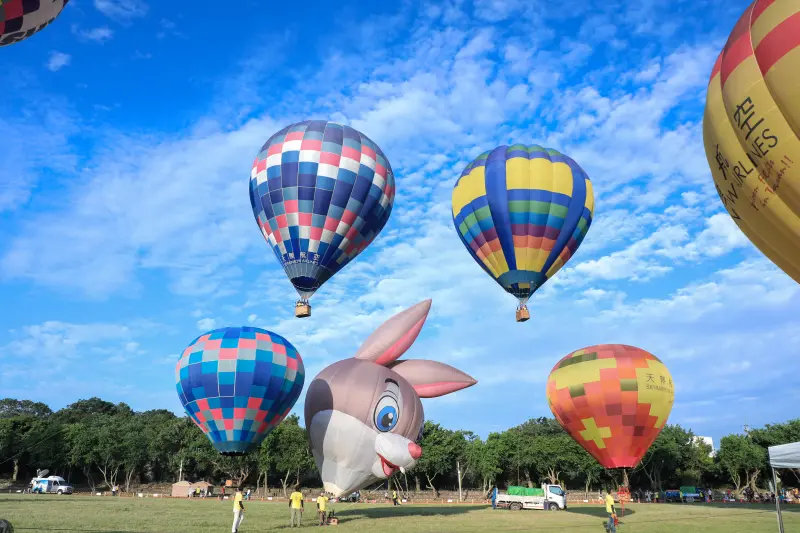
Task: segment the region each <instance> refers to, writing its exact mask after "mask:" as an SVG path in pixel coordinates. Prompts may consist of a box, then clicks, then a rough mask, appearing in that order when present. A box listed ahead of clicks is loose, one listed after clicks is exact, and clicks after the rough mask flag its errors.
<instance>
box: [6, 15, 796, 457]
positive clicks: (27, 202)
mask: <svg viewBox="0 0 800 533" xmlns="http://www.w3.org/2000/svg"><path fill="white" fill-rule="evenodd" d="M235 4H236V6H237V7H224V8H220V7H219V6H220V5H221V4H219V3H217V2H196V1H192V2H190V1H188V0H173V1H170V2H159V3H156V2H150V3H146V2H143V1H139V0H72V1H71V2H70V3H69V5H68V6H67V8H66V9H65V11H64V13H63V14H62V15H61V16H60V17H59V18H58V19H57V20H56V21H55V23H53V24H52V25H51V26H50V27H48V28H46V30H45V31H42V32H41V33H40V34H37V35H35V36H34V37H33V38H31V39H28V40H27V41H25V42H23V43H20V44H15V45H12V46H7V47H4V48H3V49H2V50H0V54H1V55H2V60H3V68H2V69H0V86H2V87H3V88H4V90H3V95H2V97H0V128H2V131H4V132H5V134H4V135H3V140H2V142H0V176H1V178H0V301H2V302H3V305H1V306H0V320H2V328H0V365H2V366H1V367H0V368H2V373H0V396H11V397H19V398H31V399H34V400H41V401H45V402H47V403H49V404H50V405H51V406H52V407H54V408H59V407H62V406H64V405H65V404H67V403H70V402H72V401H74V400H77V399H79V398H85V397H89V396H95V395H96V396H101V397H103V398H105V399H108V400H112V401H125V402H128V403H129V404H131V405H132V406H133V407H134V408H136V409H150V408H158V407H167V408H170V409H173V410H175V411H176V412H180V411H181V408H180V404H179V402H178V398H177V395H176V394H175V390H174V373H173V372H174V364H175V361H176V359H177V357H178V355H179V353H180V352H181V351H182V350H183V348H184V347H185V346H186V345H187V344H188V343H189V342H191V341H192V340H193V339H194V338H195V337H196V336H197V335H199V334H201V333H203V332H204V331H206V330H208V329H210V328H212V327H220V326H224V325H245V324H253V325H256V326H260V327H265V328H267V329H269V330H271V331H275V332H277V333H280V334H281V335H283V336H285V337H287V338H288V339H289V340H290V341H291V342H292V343H293V344H294V345H295V346H296V347H297V348H298V350H299V351H300V353H301V354H302V355H303V358H304V361H305V364H306V369H307V372H308V380H309V381H310V379H311V378H312V377H313V376H314V375H316V373H317V372H318V371H319V370H320V369H321V368H322V367H324V366H326V365H328V364H330V363H331V362H333V361H335V360H338V359H341V358H344V357H348V356H350V355H352V354H353V353H354V352H355V350H356V349H357V347H358V346H359V345H360V342H361V341H362V340H363V339H365V338H366V337H367V336H368V334H369V333H370V332H371V331H372V330H373V329H374V328H375V327H377V326H378V325H379V324H380V323H381V322H383V320H385V319H386V318H388V317H389V316H390V315H392V314H393V313H395V312H397V311H399V310H401V309H403V308H405V307H407V306H410V305H412V304H414V303H416V302H418V301H420V300H423V299H425V298H432V299H433V309H432V312H431V316H430V318H429V320H428V323H427V325H426V326H425V329H424V330H423V334H422V335H421V337H420V338H419V340H418V341H417V342H416V344H415V345H414V346H413V347H412V349H411V351H410V352H409V356H410V357H424V358H429V359H436V360H440V361H443V362H446V363H449V364H451V365H454V366H456V367H458V368H460V369H462V370H464V371H466V372H468V373H470V374H471V375H473V376H474V377H475V378H476V379H478V381H479V383H478V385H476V386H474V387H472V388H470V389H467V390H464V391H461V392H458V393H457V394H453V395H451V396H448V397H443V398H439V399H432V400H426V401H425V402H424V403H425V408H426V416H427V417H428V418H431V419H435V420H437V421H441V422H442V423H444V424H445V425H447V426H449V427H452V428H459V427H462V428H465V429H472V430H475V431H477V432H478V433H480V434H482V435H486V434H487V433H489V432H490V431H496V430H502V429H505V428H507V427H510V426H513V425H516V424H519V423H521V422H523V421H524V420H526V419H528V418H531V417H535V416H545V415H546V416H550V411H549V409H548V408H547V403H546V398H545V392H544V390H545V382H546V379H547V375H548V373H549V371H550V369H551V368H552V366H553V364H555V362H556V361H558V359H559V358H561V357H562V356H564V355H566V354H567V353H569V352H571V351H573V350H576V349H578V348H582V347H584V346H588V345H591V344H597V343H626V344H633V345H636V346H639V347H642V348H644V349H646V350H648V351H650V352H652V353H654V354H656V355H657V356H659V357H660V358H661V359H662V360H663V361H664V362H665V363H666V364H667V366H668V367H669V368H670V370H671V372H672V375H673V377H674V379H675V382H676V387H677V388H676V402H675V407H674V409H673V411H672V415H671V417H670V422H673V423H680V424H682V425H685V426H689V427H691V428H692V429H694V430H695V432H696V433H698V434H700V435H709V436H712V437H714V439H715V441H717V442H718V439H719V437H720V436H722V435H724V434H726V433H729V432H734V431H740V430H741V426H742V424H743V423H744V422H745V420H746V421H747V422H748V423H749V424H750V425H759V424H764V423H768V422H777V421H781V420H783V419H786V418H790V417H792V416H794V415H795V412H796V411H795V409H794V407H793V405H794V404H795V403H796V402H797V401H798V395H800V389H798V387H797V386H796V380H791V379H786V376H791V375H793V374H795V373H796V372H797V371H799V370H800V361H799V360H798V358H797V357H795V355H796V354H797V353H798V349H800V334H798V332H797V331H798V330H797V327H796V325H797V322H796V320H795V319H793V318H792V317H793V316H794V314H795V313H796V312H797V311H798V310H800V302H799V301H798V289H797V286H796V284H795V283H794V282H793V281H791V280H790V278H788V276H786V275H785V274H783V273H782V272H780V271H779V270H777V269H776V268H775V267H773V266H772V265H771V264H770V263H769V262H768V261H767V260H766V259H765V258H764V257H763V256H762V255H761V254H760V253H759V252H758V251H757V250H755V249H754V248H753V246H752V245H751V244H750V243H749V241H747V239H746V238H745V237H744V236H743V235H742V234H741V233H740V232H739V231H738V229H737V228H736V226H735V225H734V224H733V222H732V221H731V220H730V218H729V217H728V215H727V214H726V213H725V211H724V210H723V207H722V205H721V203H720V201H719V199H718V198H717V196H716V193H715V192H714V188H713V182H712V180H711V175H710V173H709V170H708V167H707V163H706V160H705V155H704V151H703V144H702V134H701V120H702V111H703V105H704V101H705V87H706V84H707V81H708V77H709V74H710V72H711V67H712V65H713V62H714V60H715V58H716V55H717V53H718V52H719V50H720V48H721V46H722V44H723V43H724V40H725V38H726V36H727V33H728V32H729V31H730V29H731V28H732V27H733V24H734V23H735V21H736V19H737V18H738V16H739V15H740V14H741V12H742V11H743V10H744V8H745V7H746V4H747V2H746V1H745V0H737V1H735V2H732V1H729V0H707V1H691V2H690V1H675V0H669V1H667V0H640V1H639V2H636V3H635V4H636V7H633V8H632V7H630V5H629V4H631V3H630V2H625V1H603V2H588V1H587V2H578V1H574V0H566V1H565V2H561V3H559V4H558V5H547V4H550V3H536V2H530V1H526V0H519V1H517V0H481V1H479V0H473V1H472V2H466V1H447V2H416V1H405V2H396V3H395V2H363V3H362V2H346V1H343V2H337V3H336V4H335V7H333V6H334V4H331V3H330V2H323V1H311V2H302V3H300V2H298V3H292V2H284V3H278V4H275V3H272V2H270V3H269V4H270V5H269V6H267V3H266V2H260V1H255V0H252V1H242V2H236V3H235ZM303 119H328V120H334V121H338V122H342V123H346V124H350V125H352V126H353V127H355V128H357V129H359V130H360V131H362V132H364V133H365V134H366V135H368V136H369V137H370V138H372V139H373V140H374V141H376V142H377V143H378V144H379V145H380V146H381V148H382V149H383V151H384V152H385V153H386V155H387V157H388V158H389V160H390V161H391V163H392V166H393V168H394V171H395V175H396V177H397V198H396V202H395V209H394V212H393V214H392V216H391V218H390V220H389V223H388V224H387V226H386V228H384V230H383V232H382V234H381V235H380V237H379V238H378V239H377V240H376V241H375V242H374V243H373V244H372V245H371V246H370V248H369V249H368V250H367V251H366V252H365V253H364V254H362V255H361V256H360V257H359V258H358V259H357V260H356V261H354V262H353V263H351V264H350V265H349V266H348V267H347V268H346V269H345V270H343V271H342V272H340V273H339V274H338V275H337V276H336V277H335V278H334V279H333V280H331V281H330V282H328V283H327V284H326V285H325V286H324V287H323V289H322V290H320V291H319V292H318V293H317V295H316V296H315V297H314V300H313V303H314V313H313V316H312V317H311V318H309V319H304V320H296V319H294V318H293V316H292V313H293V303H294V300H295V299H296V295H295V293H294V290H293V289H292V287H291V285H290V283H289V282H288V280H287V279H286V278H285V276H284V274H283V271H282V270H281V269H280V267H279V266H278V265H277V262H276V260H275V257H274V255H273V253H272V251H271V250H270V249H269V247H268V246H267V244H266V243H265V242H264V240H263V238H262V237H261V235H260V233H259V230H258V227H257V225H256V223H255V221H254V219H253V215H252V212H251V209H250V205H249V200H248V180H249V175H250V165H251V163H252V160H253V158H254V157H255V155H256V153H257V152H258V150H259V148H260V147H261V145H262V144H263V143H264V141H265V140H266V139H267V138H268V137H269V136H270V135H271V134H272V133H273V132H275V131H277V130H278V129H280V128H281V127H283V126H284V125H286V124H289V123H291V122H294V121H298V120H303ZM511 142H521V143H529V144H534V143H538V144H542V145H545V146H549V147H553V148H556V149H559V150H561V151H563V152H564V153H567V154H569V155H570V156H572V157H573V158H574V159H575V160H576V161H578V162H579V164H580V165H581V166H582V167H583V168H584V170H586V172H587V173H588V174H589V176H590V177H591V179H592V181H593V183H594V186H595V191H596V192H595V195H596V212H595V220H594V222H593V225H592V227H591V229H590V231H589V233H588V235H587V237H586V239H585V240H584V243H583V245H582V246H581V248H580V250H579V252H578V253H577V254H576V256H575V257H573V258H572V260H571V261H570V262H569V264H568V265H567V267H565V268H564V269H562V270H561V272H559V274H558V275H557V276H556V277H555V278H554V279H553V280H551V281H550V282H549V283H548V284H547V285H546V286H545V288H544V289H543V290H541V291H539V292H538V293H537V294H536V295H535V296H534V298H533V299H532V300H531V302H530V305H529V307H530V310H531V315H532V318H531V320H530V321H529V322H527V323H524V324H517V323H515V322H514V318H513V314H514V313H513V312H514V306H515V300H514V299H513V297H511V296H510V295H507V294H505V293H504V292H503V291H502V289H500V288H499V286H497V285H496V284H495V283H494V282H493V281H492V280H491V279H490V278H489V277H488V276H487V275H486V274H485V273H484V272H483V271H482V270H481V269H480V268H479V267H478V265H476V264H475V263H474V262H473V261H472V259H471V258H470V256H469V254H468V253H467V252H466V251H465V250H464V249H463V247H462V245H461V242H460V241H459V239H458V237H457V236H456V233H455V230H454V229H453V227H452V223H451V218H450V192H451V190H452V186H453V184H454V183H455V180H456V178H457V177H458V176H459V174H460V172H461V170H462V169H463V167H464V166H465V165H466V164H467V163H468V162H469V161H471V160H472V159H473V158H474V157H475V156H477V155H478V154H480V153H481V152H483V151H485V150H488V149H491V148H493V147H495V146H497V145H499V144H504V143H511ZM302 402H303V397H301V399H300V400H299V401H298V404H297V407H298V408H299V409H300V411H302Z"/></svg>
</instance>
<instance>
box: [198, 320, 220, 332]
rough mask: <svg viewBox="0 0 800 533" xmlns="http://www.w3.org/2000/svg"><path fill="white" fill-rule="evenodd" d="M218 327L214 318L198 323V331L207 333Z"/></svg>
mask: <svg viewBox="0 0 800 533" xmlns="http://www.w3.org/2000/svg"><path fill="white" fill-rule="evenodd" d="M216 325H217V321H216V320H214V319H213V318H201V319H200V320H198V321H197V329H199V330H200V331H203V332H206V331H211V330H212V329H214V328H215V327H216Z"/></svg>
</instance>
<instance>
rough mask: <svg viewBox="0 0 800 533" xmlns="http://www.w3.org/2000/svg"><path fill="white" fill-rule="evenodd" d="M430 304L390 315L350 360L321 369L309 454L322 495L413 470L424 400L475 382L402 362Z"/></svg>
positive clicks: (440, 367) (310, 416)
mask: <svg viewBox="0 0 800 533" xmlns="http://www.w3.org/2000/svg"><path fill="white" fill-rule="evenodd" d="M430 308H431V301H430V300H426V301H423V302H420V303H418V304H416V305H414V306H413V307H410V308H408V309H406V310H405V311H403V312H401V313H399V314H397V315H395V316H393V317H392V318H390V319H389V320H387V321H386V322H385V323H384V324H383V325H381V326H380V327H379V328H378V329H376V330H375V331H374V332H373V333H372V335H370V336H369V337H368V338H367V340H366V341H364V344H362V345H361V348H359V349H358V351H357V352H356V353H355V355H354V356H353V357H350V358H347V359H342V360H340V361H336V362H335V363H333V364H331V365H330V366H327V367H325V368H324V369H322V371H321V372H320V373H319V374H318V375H317V376H316V377H315V378H314V379H313V381H311V384H310V385H309V386H308V392H307V393H306V405H305V420H306V428H307V429H308V437H309V441H310V444H311V453H312V454H313V455H314V460H315V461H316V463H317V468H318V469H319V472H320V477H321V478H322V483H323V485H324V487H325V491H326V492H330V493H332V494H333V495H334V496H335V497H337V498H338V497H339V496H341V495H343V494H350V493H352V492H353V491H356V490H359V489H361V488H364V487H366V486H367V485H370V484H372V483H375V482H376V481H380V480H384V479H387V478H389V477H391V476H392V475H394V474H396V473H397V472H398V471H401V472H405V470H406V469H409V470H410V469H411V468H413V467H414V466H415V465H416V464H417V460H419V458H420V457H421V456H422V455H423V454H424V453H425V451H424V450H423V449H422V448H420V446H419V445H418V444H417V442H416V441H419V440H420V438H421V436H422V429H423V424H424V419H425V413H424V410H423V407H422V402H421V401H420V400H421V398H436V397H439V396H444V395H446V394H451V393H453V392H456V391H459V390H462V389H465V388H467V387H471V386H472V385H474V384H475V383H477V381H475V380H474V379H473V378H472V377H470V376H469V375H467V374H465V373H464V372H462V371H460V370H458V369H456V368H453V367H451V366H449V365H446V364H444V363H440V362H438V361H430V360H424V359H400V357H401V356H402V355H403V353H405V351H406V350H408V349H409V348H410V347H411V345H412V344H413V343H414V341H415V340H416V339H417V336H418V335H419V333H420V330H422V326H423V324H424V323H425V319H426V318H427V316H428V311H430Z"/></svg>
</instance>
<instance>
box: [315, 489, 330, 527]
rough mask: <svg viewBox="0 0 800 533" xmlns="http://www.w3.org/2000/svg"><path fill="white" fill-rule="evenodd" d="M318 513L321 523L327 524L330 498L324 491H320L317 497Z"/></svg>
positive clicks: (322, 524)
mask: <svg viewBox="0 0 800 533" xmlns="http://www.w3.org/2000/svg"><path fill="white" fill-rule="evenodd" d="M317 513H318V514H319V525H321V526H324V525H327V522H326V521H325V519H326V518H327V515H328V498H326V497H325V493H324V492H320V493H319V497H317Z"/></svg>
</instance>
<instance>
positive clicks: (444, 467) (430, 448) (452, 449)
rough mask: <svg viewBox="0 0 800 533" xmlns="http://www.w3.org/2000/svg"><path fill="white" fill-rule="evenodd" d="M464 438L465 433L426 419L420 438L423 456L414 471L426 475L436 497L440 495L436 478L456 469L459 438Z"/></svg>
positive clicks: (429, 486)
mask: <svg viewBox="0 0 800 533" xmlns="http://www.w3.org/2000/svg"><path fill="white" fill-rule="evenodd" d="M463 438H464V437H463V435H461V434H459V433H457V432H455V431H451V430H448V429H444V428H443V427H442V426H440V425H439V424H435V423H433V422H431V421H430V420H426V421H425V425H424V426H423V428H422V439H421V440H420V446H422V457H420V458H419V460H418V461H417V464H416V465H415V466H414V470H413V472H414V473H415V474H421V475H423V476H425V479H426V480H427V482H428V488H430V489H431V490H432V491H433V494H434V497H436V498H438V497H439V490H438V489H437V488H436V484H435V481H436V478H437V477H439V476H442V475H444V474H446V473H448V472H452V471H453V470H454V467H455V464H456V458H457V456H458V453H459V448H458V445H459V439H461V440H462V441H463Z"/></svg>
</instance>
